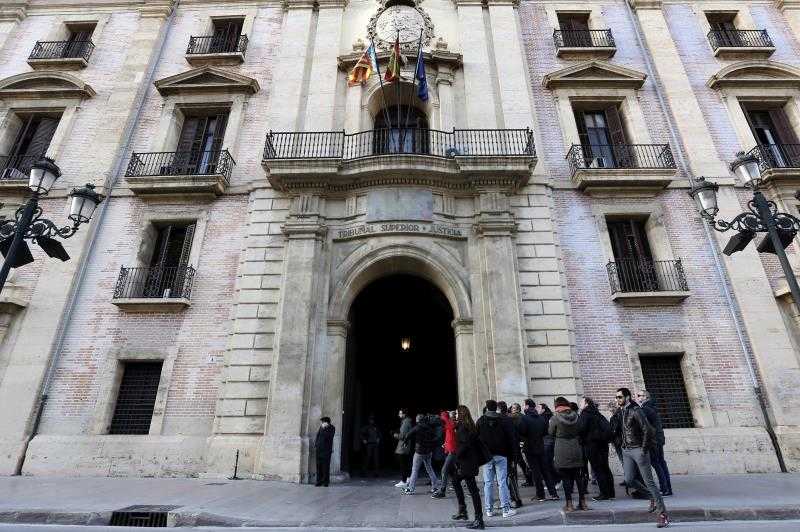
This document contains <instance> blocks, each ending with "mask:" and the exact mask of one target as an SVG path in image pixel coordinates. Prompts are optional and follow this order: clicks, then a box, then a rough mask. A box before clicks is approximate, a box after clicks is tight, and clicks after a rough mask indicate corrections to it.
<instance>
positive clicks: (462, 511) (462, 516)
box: [450, 508, 469, 521]
mask: <svg viewBox="0 0 800 532" xmlns="http://www.w3.org/2000/svg"><path fill="white" fill-rule="evenodd" d="M450 519H452V520H453V521H466V520H467V519H469V517H468V516H467V509H466V508H459V509H458V513H455V514H453V515H452V516H451V517H450Z"/></svg>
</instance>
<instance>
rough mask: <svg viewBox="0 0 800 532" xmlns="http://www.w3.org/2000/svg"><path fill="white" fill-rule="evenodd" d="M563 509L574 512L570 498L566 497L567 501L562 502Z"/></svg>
mask: <svg viewBox="0 0 800 532" xmlns="http://www.w3.org/2000/svg"><path fill="white" fill-rule="evenodd" d="M564 511H565V512H574V511H575V507H574V506H572V498H569V499H567V502H565V503H564Z"/></svg>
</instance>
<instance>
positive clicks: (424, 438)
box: [403, 414, 439, 495]
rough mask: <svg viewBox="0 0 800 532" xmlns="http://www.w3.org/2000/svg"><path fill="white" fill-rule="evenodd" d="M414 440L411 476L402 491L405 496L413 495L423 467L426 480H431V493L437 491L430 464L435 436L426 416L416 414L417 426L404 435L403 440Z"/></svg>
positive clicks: (436, 478) (434, 445)
mask: <svg viewBox="0 0 800 532" xmlns="http://www.w3.org/2000/svg"><path fill="white" fill-rule="evenodd" d="M410 438H414V441H415V442H416V443H415V445H414V458H413V459H412V461H411V476H410V477H409V478H408V486H406V487H405V488H404V489H403V493H404V494H406V495H413V494H414V490H415V489H416V487H417V477H418V476H419V470H420V468H421V467H422V466H423V465H424V466H425V471H426V472H427V473H428V478H430V479H431V493H435V492H436V491H438V490H439V479H438V477H437V476H436V472H435V471H434V470H433V464H431V456H432V455H433V449H434V448H435V447H436V445H437V442H436V434H435V432H434V429H433V427H432V426H431V425H430V422H429V420H428V418H427V416H424V415H422V414H417V424H416V425H415V426H414V428H413V429H411V431H410V432H409V433H408V434H406V437H405V439H406V440H408V439H410Z"/></svg>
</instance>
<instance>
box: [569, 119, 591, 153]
mask: <svg viewBox="0 0 800 532" xmlns="http://www.w3.org/2000/svg"><path fill="white" fill-rule="evenodd" d="M573 112H574V114H575V125H576V126H578V139H579V140H580V143H581V146H583V147H584V148H588V147H589V133H588V132H587V131H586V115H585V114H584V112H583V111H577V110H576V111H573Z"/></svg>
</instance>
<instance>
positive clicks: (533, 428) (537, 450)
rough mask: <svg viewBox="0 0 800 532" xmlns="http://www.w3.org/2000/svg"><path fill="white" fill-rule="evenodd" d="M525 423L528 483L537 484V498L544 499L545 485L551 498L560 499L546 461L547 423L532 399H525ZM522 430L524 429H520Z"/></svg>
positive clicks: (524, 449) (553, 499) (524, 441)
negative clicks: (545, 439) (545, 438)
mask: <svg viewBox="0 0 800 532" xmlns="http://www.w3.org/2000/svg"><path fill="white" fill-rule="evenodd" d="M521 423H523V424H524V427H525V428H524V440H523V443H524V447H523V452H524V453H525V460H526V461H527V462H528V474H529V476H531V477H532V479H531V478H529V479H528V483H531V482H532V483H533V484H534V485H535V486H536V499H537V500H539V501H544V500H545V496H544V486H547V492H548V493H549V494H550V500H552V501H556V500H558V493H557V492H556V487H555V483H554V482H553V479H552V478H551V477H550V472H549V471H548V469H547V467H545V463H544V459H545V458H544V437H545V435H546V434H547V423H546V422H545V420H544V418H543V417H541V416H540V415H539V414H538V413H537V412H536V403H534V402H533V400H532V399H526V400H525V415H524V416H523V421H522V422H521ZM520 432H522V431H520Z"/></svg>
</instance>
